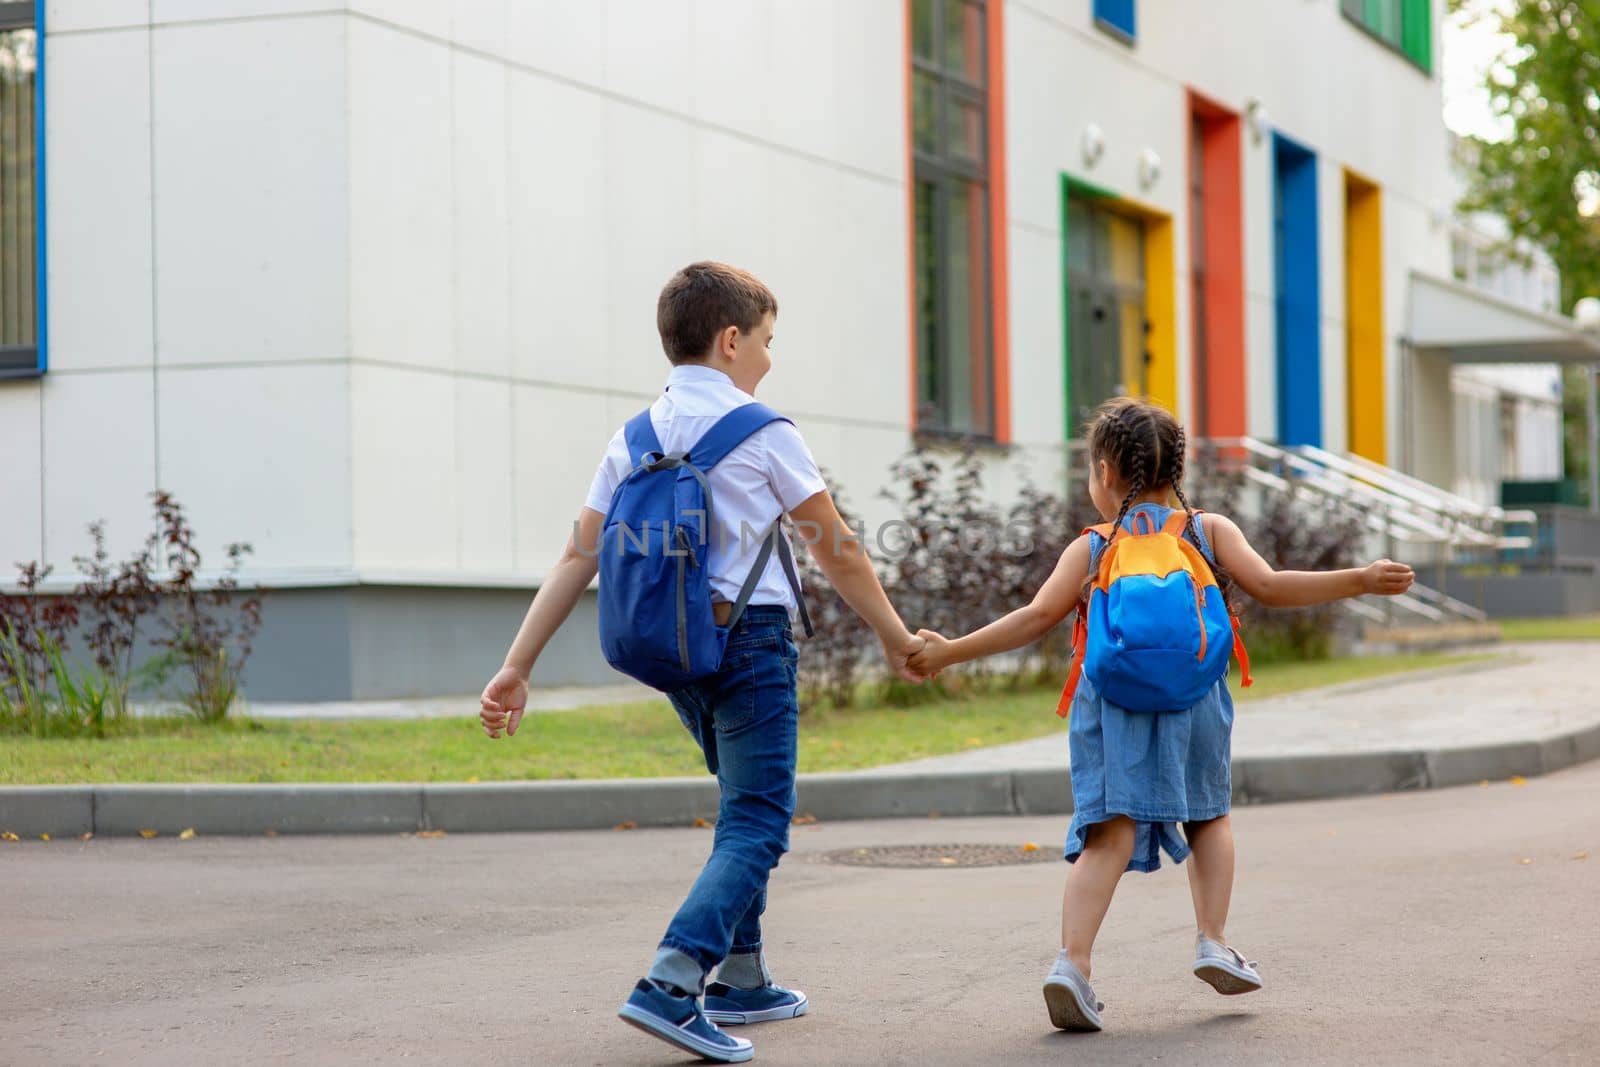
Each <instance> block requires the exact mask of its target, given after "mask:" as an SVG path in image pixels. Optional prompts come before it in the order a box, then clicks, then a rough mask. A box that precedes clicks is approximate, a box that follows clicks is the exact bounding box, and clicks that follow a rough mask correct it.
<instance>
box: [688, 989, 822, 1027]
mask: <svg viewBox="0 0 1600 1067" xmlns="http://www.w3.org/2000/svg"><path fill="white" fill-rule="evenodd" d="M808 1007H810V1003H809V1002H808V1001H807V1000H806V995H805V994H804V993H802V992H800V991H799V990H798V989H785V988H783V987H782V986H780V985H764V986H762V987H761V988H760V989H740V988H738V987H737V986H731V985H727V984H725V983H723V982H712V983H711V984H710V985H708V986H706V1018H707V1019H710V1020H711V1021H712V1022H714V1023H722V1024H723V1025H724V1026H738V1025H741V1024H743V1023H768V1022H772V1021H773V1020H774V1019H794V1018H798V1017H799V1016H801V1015H804V1014H805V1013H806V1008H808Z"/></svg>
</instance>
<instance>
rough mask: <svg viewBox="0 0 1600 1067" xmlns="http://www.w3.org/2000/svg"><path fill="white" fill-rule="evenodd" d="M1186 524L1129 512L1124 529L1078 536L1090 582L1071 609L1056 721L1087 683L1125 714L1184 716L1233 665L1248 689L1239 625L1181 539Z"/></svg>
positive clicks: (1184, 518)
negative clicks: (1086, 552) (1068, 656)
mask: <svg viewBox="0 0 1600 1067" xmlns="http://www.w3.org/2000/svg"><path fill="white" fill-rule="evenodd" d="M1200 514H1201V513H1200V512H1198V511H1197V512H1195V515H1196V516H1199V515H1200ZM1194 521H1195V522H1199V521H1200V520H1199V519H1198V518H1196V519H1195V520H1194ZM1188 524H1189V516H1188V515H1186V514H1185V513H1184V512H1181V511H1175V512H1173V513H1172V514H1171V515H1169V516H1168V517H1167V520H1166V522H1165V523H1163V524H1162V525H1160V526H1157V525H1156V523H1155V520H1154V519H1152V518H1151V517H1150V515H1149V514H1148V513H1146V512H1143V511H1136V512H1134V513H1133V514H1132V515H1130V516H1128V519H1127V521H1126V522H1125V523H1124V524H1123V526H1122V528H1121V529H1117V528H1115V527H1113V526H1112V525H1111V524H1110V523H1107V524H1105V525H1101V526H1091V527H1089V528H1088V529H1087V530H1085V531H1084V533H1086V534H1089V535H1090V536H1091V539H1090V549H1091V556H1090V565H1089V570H1090V574H1091V575H1092V581H1091V584H1090V591H1089V599H1088V601H1087V602H1086V603H1082V604H1079V605H1078V618H1077V622H1076V623H1074V625H1073V635H1072V644H1073V649H1074V653H1075V654H1074V656H1073V658H1072V670H1071V672H1070V673H1069V674H1068V675H1067V684H1066V687H1065V688H1064V689H1063V690H1062V692H1061V700H1060V702H1059V703H1058V704H1057V705H1056V713H1057V714H1059V715H1066V714H1067V712H1068V711H1069V710H1070V709H1071V707H1072V697H1073V694H1074V693H1075V692H1076V691H1077V688H1078V679H1079V678H1081V677H1083V676H1085V675H1087V676H1088V678H1089V681H1090V683H1091V684H1092V685H1093V686H1094V688H1095V691H1096V692H1098V693H1099V694H1100V695H1101V696H1103V697H1105V698H1106V699H1107V700H1109V701H1110V702H1111V703H1113V704H1116V705H1118V706H1119V707H1122V708H1126V709H1127V710H1129V711H1185V710H1187V709H1188V708H1190V707H1192V706H1193V705H1194V704H1196V703H1198V702H1199V700H1200V698H1201V697H1203V696H1205V694H1206V693H1207V691H1209V690H1210V689H1211V687H1212V686H1213V685H1215V684H1216V683H1217V681H1218V680H1219V679H1220V678H1221V677H1222V676H1223V675H1225V674H1226V673H1228V660H1229V658H1230V656H1237V657H1238V658H1239V665H1240V666H1241V667H1242V668H1243V669H1244V679H1243V681H1244V684H1245V685H1247V686H1248V685H1250V684H1251V683H1252V681H1253V679H1252V678H1251V677H1250V656H1249V653H1247V652H1246V651H1245V648H1244V639H1243V637H1242V636H1241V635H1240V633H1239V619H1238V617H1237V616H1235V615H1233V613H1232V612H1231V611H1229V610H1228V603H1227V601H1226V599H1224V598H1223V595H1222V590H1221V589H1219V588H1218V586H1217V578H1216V575H1215V573H1214V572H1213V571H1212V569H1211V563H1210V561H1209V560H1207V559H1206V557H1205V555H1204V554H1203V553H1202V552H1201V551H1200V549H1199V547H1198V546H1197V545H1196V544H1195V543H1194V542H1193V541H1190V540H1189V538H1188V537H1187V536H1186V533H1185V531H1186V530H1187V528H1188Z"/></svg>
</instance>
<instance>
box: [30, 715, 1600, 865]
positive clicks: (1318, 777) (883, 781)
mask: <svg viewBox="0 0 1600 1067" xmlns="http://www.w3.org/2000/svg"><path fill="white" fill-rule="evenodd" d="M1594 759H1600V725H1597V726H1592V727H1589V728H1586V729H1583V730H1579V731H1575V732H1572V733H1567V734H1561V735H1558V736H1556V737H1552V738H1547V739H1544V740H1538V741H1514V742H1506V743H1503V744H1495V745H1479V746H1475V747H1469V748H1448V749H1418V750H1408V751H1396V752H1352V753H1340V754H1327V755H1303V756H1254V757H1245V758H1242V759H1236V760H1234V763H1233V798H1234V803H1235V804H1273V803H1281V802H1285V801H1296V800H1320V799H1326V798H1329V797H1341V796H1360V795H1365V794H1372V793H1389V792H1397V791H1401V790H1410V789H1442V788H1445V787H1448V786H1456V785H1470V784H1471V783H1473V782H1480V781H1484V780H1495V779H1504V778H1510V777H1511V776H1513V775H1523V776H1525V777H1533V776H1536V775H1541V774H1549V773H1551V772H1553V771H1559V770H1563V769H1565V768H1567V767H1571V766H1573V765H1574V764H1578V763H1583V762H1586V761H1588V760H1594ZM797 793H798V804H797V806H796V810H797V811H798V812H800V813H802V814H805V815H811V816H814V817H816V818H818V819H822V820H827V821H838V820H843V819H883V818H925V817H927V816H929V815H932V814H938V815H948V816H963V815H1056V814H1064V813H1066V812H1070V811H1071V810H1072V788H1071V782H1070V780H1069V777H1068V775H1066V774H1062V773H1060V772H1058V771H1053V770H1040V769H1033V770H1016V771H956V772H944V773H938V772H929V773H926V774H904V773H900V774H873V773H871V772H854V773H850V774H805V775H801V776H800V781H799V784H798V787H797ZM716 811H717V788H716V783H715V782H714V781H713V780H712V779H710V778H633V779H616V780H611V781H566V782H487V783H484V784H481V785H478V784H464V783H423V784H327V785H320V784H306V785H83V786H4V787H0V831H9V832H11V833H15V834H17V835H19V836H28V837H36V836H38V835H40V834H50V835H51V836H53V837H67V836H75V835H81V834H84V833H90V832H92V833H94V834H96V835H101V836H119V835H124V836H127V835H134V834H138V833H140V832H141V831H150V830H154V831H156V832H157V833H158V834H174V833H178V832H180V831H182V830H186V829H189V828H193V829H194V830H195V831H196V832H198V833H203V834H259V833H265V832H267V831H272V832H274V833H285V834H287V833H318V834H328V833H398V832H407V831H417V830H447V831H451V832H456V833H478V832H505V831H533V830H603V829H609V828H611V827H614V826H617V825H619V824H622V823H628V822H631V823H633V824H634V825H636V826H691V825H693V824H694V822H695V820H696V819H705V820H707V821H712V820H714V819H715V818H716Z"/></svg>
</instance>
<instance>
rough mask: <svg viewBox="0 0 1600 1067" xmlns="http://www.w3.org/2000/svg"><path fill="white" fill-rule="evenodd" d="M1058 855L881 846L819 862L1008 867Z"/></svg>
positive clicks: (995, 848)
mask: <svg viewBox="0 0 1600 1067" xmlns="http://www.w3.org/2000/svg"><path fill="white" fill-rule="evenodd" d="M1059 855H1060V853H1059V852H1057V851H1056V850H1055V849H1053V848H1052V849H1043V848H1039V847H1038V846H1033V847H1031V848H1030V847H1029V846H1027V845H880V846H878V847H875V848H839V849H834V850H833V851H832V852H823V853H820V854H819V855H818V856H817V861H818V862H820V863H838V864H842V865H844V866H846V867H1005V866H1010V865H1012V864H1017V863H1044V862H1047V861H1049V860H1054V859H1056V858H1057V857H1058V856H1059Z"/></svg>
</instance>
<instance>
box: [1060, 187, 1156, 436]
mask: <svg viewBox="0 0 1600 1067" xmlns="http://www.w3.org/2000/svg"><path fill="white" fill-rule="evenodd" d="M1144 248H1145V224H1144V221H1143V220H1142V219H1140V218H1138V217H1137V216H1135V215H1132V214H1128V213H1124V212H1122V211H1118V210H1117V209H1116V207H1115V206H1114V205H1113V204H1111V203H1110V202H1108V201H1106V200H1104V199H1103V198H1100V197H1092V196H1085V195H1071V196H1069V197H1068V198H1067V286H1068V289H1067V329H1068V332H1069V336H1068V339H1067V353H1068V358H1067V379H1068V381H1067V384H1068V395H1069V396H1070V397H1071V401H1072V406H1073V410H1072V412H1071V418H1070V420H1069V424H1070V430H1071V432H1072V433H1073V434H1074V435H1078V434H1081V433H1082V432H1083V429H1084V427H1085V425H1086V424H1087V422H1088V421H1089V420H1090V419H1091V418H1092V417H1093V416H1094V410H1095V408H1096V407H1098V406H1099V405H1100V403H1101V402H1102V401H1105V400H1108V399H1110V398H1111V397H1114V396H1144V395H1146V394H1147V393H1148V392H1149V364H1150V353H1149V350H1148V337H1149V332H1150V324H1149V322H1148V321H1147V320H1146V318H1145V254H1144Z"/></svg>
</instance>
